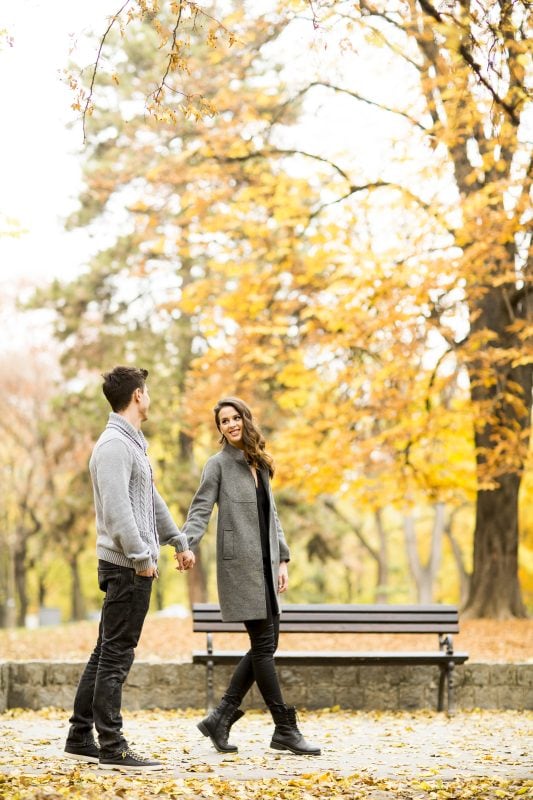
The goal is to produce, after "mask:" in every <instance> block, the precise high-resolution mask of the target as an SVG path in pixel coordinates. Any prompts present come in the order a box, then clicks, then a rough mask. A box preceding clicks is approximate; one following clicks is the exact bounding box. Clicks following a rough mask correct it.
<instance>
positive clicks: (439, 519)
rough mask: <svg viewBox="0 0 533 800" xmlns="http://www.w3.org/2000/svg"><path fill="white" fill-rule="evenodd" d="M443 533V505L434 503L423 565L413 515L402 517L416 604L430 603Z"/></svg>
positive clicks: (438, 564)
mask: <svg viewBox="0 0 533 800" xmlns="http://www.w3.org/2000/svg"><path fill="white" fill-rule="evenodd" d="M443 531H444V503H435V519H434V522H433V529H432V532H431V550H430V553H429V556H428V559H427V561H426V563H425V564H422V562H421V560H420V556H419V554H418V547H417V543H416V531H415V519H414V515H413V514H412V513H411V514H405V516H404V535H405V547H406V552H407V561H408V564H409V569H410V572H411V575H412V577H413V580H414V583H415V586H416V595H417V602H418V603H431V602H432V600H433V595H434V586H435V580H436V577H437V573H438V571H439V567H440V561H441V555H442V534H443Z"/></svg>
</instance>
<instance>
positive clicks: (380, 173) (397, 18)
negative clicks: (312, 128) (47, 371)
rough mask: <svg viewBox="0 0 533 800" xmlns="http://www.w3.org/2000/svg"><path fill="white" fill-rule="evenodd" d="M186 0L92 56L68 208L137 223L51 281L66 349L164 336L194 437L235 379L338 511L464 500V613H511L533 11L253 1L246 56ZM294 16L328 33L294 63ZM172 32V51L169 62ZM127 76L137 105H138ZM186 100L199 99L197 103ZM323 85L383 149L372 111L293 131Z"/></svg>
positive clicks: (154, 341)
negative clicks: (338, 131)
mask: <svg viewBox="0 0 533 800" xmlns="http://www.w3.org/2000/svg"><path fill="white" fill-rule="evenodd" d="M185 5H189V6H190V5H191V4H181V3H176V4H173V6H172V9H171V11H172V13H173V14H174V16H173V18H172V19H171V20H170V21H169V18H168V16H167V17H161V16H160V15H158V14H157V13H155V12H154V13H153V14H152V15H151V16H150V15H149V14H148V15H146V14H145V15H144V19H145V22H146V23H149V25H148V27H150V26H152V30H153V35H152V38H151V39H150V37H146V36H144V38H142V37H141V38H139V36H137V38H136V36H129V38H128V37H127V38H126V40H125V45H124V46H125V48H126V54H127V56H128V58H127V59H126V61H125V64H126V66H125V69H124V70H122V71H120V72H119V71H118V70H117V71H116V72H115V73H114V74H113V75H109V76H108V77H106V74H105V73H102V74H101V77H100V81H101V83H103V84H105V83H106V82H107V84H108V87H107V89H106V90H105V91H106V94H105V98H106V99H105V102H103V103H99V101H98V96H97V95H96V94H94V95H92V96H91V99H92V100H94V101H95V105H94V115H93V117H92V118H91V125H93V126H94V127H93V129H92V132H91V137H93V138H92V140H91V138H90V141H92V144H91V147H90V151H89V152H90V154H91V159H90V160H89V162H88V164H87V192H86V194H85V196H84V197H83V198H82V210H81V212H80V216H79V222H81V223H83V224H85V223H86V222H88V221H90V220H91V219H95V218H99V217H100V215H101V214H102V213H103V212H104V211H106V210H107V209H108V208H109V207H111V206H112V201H114V202H115V203H116V202H117V201H118V204H119V207H120V208H122V209H123V210H125V211H126V214H127V220H128V226H129V227H128V226H127V227H128V231H127V234H125V235H124V236H121V237H117V240H116V243H115V245H114V246H113V247H112V248H111V249H110V250H108V251H107V252H106V253H105V254H101V256H100V257H98V258H97V259H96V260H95V261H94V262H93V265H92V267H91V270H90V271H89V272H88V273H87V275H86V276H85V277H82V278H81V279H80V280H79V281H78V282H76V283H75V284H74V286H73V287H71V289H69V290H68V295H67V296H68V301H67V303H64V301H63V293H64V287H57V291H56V295H55V301H54V302H55V307H56V308H57V310H58V311H59V312H60V319H61V320H62V321H61V322H60V326H61V325H63V326H65V324H66V325H67V328H66V330H67V332H68V333H69V335H70V337H71V344H72V345H73V346H72V347H71V348H70V353H71V354H74V355H75V358H74V360H73V364H77V365H78V366H79V365H81V364H87V363H91V364H94V363H96V360H97V359H93V360H92V361H91V360H90V357H94V356H95V355H97V354H98V353H100V354H103V353H107V354H110V353H118V352H121V351H122V352H123V350H121V348H123V347H124V345H123V338H124V336H126V337H128V340H130V339H131V341H132V342H135V344H132V345H130V346H129V353H130V355H133V354H136V355H137V354H139V353H142V352H143V347H146V349H147V350H148V352H150V353H153V352H154V346H155V347H158V348H160V350H159V354H163V353H164V354H166V356H167V357H168V356H170V363H177V361H176V359H177V360H178V361H179V362H180V363H181V364H182V367H180V368H179V374H180V376H181V377H182V383H180V387H181V389H185V391H186V404H185V409H184V412H186V413H185V414H184V417H183V419H184V420H185V421H186V425H185V427H186V428H187V430H189V431H192V430H194V419H195V417H196V418H197V417H198V416H205V415H206V411H207V410H208V408H210V405H211V403H212V400H213V399H214V398H216V396H217V395H218V394H220V393H221V390H222V389H223V388H224V387H225V386H227V378H228V376H229V375H230V376H231V382H232V385H233V386H234V387H235V388H236V389H237V390H239V391H242V392H244V393H247V394H249V395H250V396H252V397H253V398H254V401H255V402H256V403H257V404H258V407H259V409H260V412H261V416H262V417H264V418H265V420H266V424H267V425H270V424H272V427H271V430H272V431H279V432H280V433H279V437H278V440H277V442H276V448H277V452H279V453H280V454H281V459H280V462H281V469H280V479H281V481H282V482H285V483H286V485H291V484H292V485H294V486H298V487H299V488H300V489H301V490H305V491H306V492H308V493H309V496H310V497H314V498H317V497H321V498H324V497H328V496H329V497H331V496H332V495H333V496H334V497H335V499H336V501H337V502H339V500H340V502H341V503H342V504H343V510H346V507H349V508H350V507H354V506H355V507H356V506H357V505H358V504H359V503H360V502H361V501H362V502H364V504H365V506H364V507H366V508H368V509H369V510H371V511H372V513H374V514H376V513H377V514H379V512H380V509H382V508H383V506H384V505H388V504H396V505H397V506H398V507H400V508H401V507H403V508H404V510H405V513H406V514H409V513H410V510H411V509H412V507H413V504H415V503H417V502H420V498H421V497H425V498H426V502H429V504H430V505H434V506H435V507H436V508H440V505H439V504H441V503H442V502H447V503H450V504H452V505H453V506H461V505H462V504H464V502H465V501H467V500H468V499H469V498H471V497H473V496H475V497H476V503H477V515H476V530H475V545H474V572H473V576H472V581H471V595H470V600H469V603H468V611H469V613H471V614H475V615H490V616H506V615H520V614H521V613H523V605H522V603H521V600H520V592H519V584H518V578H517V549H518V525H517V507H518V505H517V504H518V489H519V485H520V476H521V472H522V469H523V465H524V455H525V452H526V449H527V445H528V426H529V418H530V410H531V408H530V403H531V370H530V363H529V358H530V356H529V353H528V351H527V347H528V336H529V328H528V319H529V317H528V314H529V310H528V307H527V297H528V295H527V290H528V281H529V273H528V260H527V252H526V251H527V248H528V246H529V238H528V236H527V232H526V225H527V206H526V203H527V196H528V187H529V180H530V178H529V169H528V165H529V160H528V158H529V155H528V153H527V147H526V146H525V144H524V136H523V128H522V117H523V112H524V108H525V103H526V91H527V87H526V72H525V66H526V62H525V58H527V53H526V43H525V39H526V32H527V25H528V21H529V16H528V14H529V12H528V9H527V7H526V6H525V5H524V4H522V3H519V2H516V3H497V4H492V5H491V7H490V8H489V6H487V7H485V6H483V5H482V4H478V5H477V6H472V7H470V6H469V5H468V4H464V3H449V4H446V8H444V9H440V8H436V7H435V6H433V5H432V4H431V3H426V2H424V3H422V2H420V3H414V2H409V1H408V0H405V2H400V1H399V2H397V3H396V4H394V5H391V4H389V3H367V2H360V3H355V4H354V3H343V2H336V3H333V4H329V5H323V6H320V5H317V4H313V6H310V4H308V3H304V2H301V3H300V2H295V3H292V4H291V5H290V8H287V7H286V6H284V8H283V9H281V11H280V13H279V14H276V13H275V12H273V14H272V15H270V16H269V15H265V16H264V17H263V16H262V17H261V19H260V20H259V19H257V18H254V16H253V14H251V15H249V16H246V14H244V15H243V8H241V7H240V6H239V8H238V11H237V12H235V14H233V15H230V16H229V17H228V18H227V19H226V20H225V21H224V23H223V28H221V29H219V28H217V27H216V25H215V29H216V30H223V31H234V32H235V40H234V41H233V42H230V41H229V38H228V39H227V41H226V43H227V44H229V43H232V44H234V45H235V44H236V45H237V48H238V49H234V50H232V54H234V53H237V54H238V58H236V57H235V55H233V57H232V55H230V54H229V53H228V51H227V49H226V48H224V47H222V46H221V45H219V46H217V40H216V39H217V37H216V35H214V33H213V31H212V30H211V33H212V34H213V35H209V34H208V35H207V39H206V36H205V29H204V32H203V33H202V36H201V37H195V35H194V25H193V26H192V29H186V28H184V27H183V25H184V24H185V21H186V16H187V15H185V14H181V13H180V12H182V11H183V9H184V7H185ZM145 10H146V9H145ZM305 10H307V12H310V11H311V12H312V14H311V15H312V17H313V20H312V21H313V22H314V28H315V29H316V30H318V31H319V32H320V35H321V36H322V39H321V40H320V41H322V42H325V41H327V42H329V43H330V44H331V43H334V44H335V45H336V46H337V45H338V50H337V47H333V48H332V47H331V46H330V48H329V52H332V50H333V51H334V52H335V58H334V59H333V60H330V61H329V62H328V61H327V60H325V61H324V63H322V64H321V65H320V69H315V72H317V73H319V74H309V75H308V72H307V69H302V70H301V71H300V72H298V73H295V71H294V70H293V71H292V73H291V79H290V81H289V80H288V78H287V72H283V68H282V66H280V64H283V63H284V64H290V63H291V59H293V58H294V56H295V52H294V50H295V47H294V40H291V39H290V34H288V37H289V38H285V39H284V38H283V36H284V34H285V32H286V30H287V27H288V24H290V23H292V21H293V15H297V14H298V12H300V11H305ZM215 17H216V15H214V17H213V18H215ZM308 17H309V14H308ZM191 19H192V16H191V15H189V23H188V24H189V25H190V20H191ZM310 21H311V19H310V18H309V22H310ZM156 22H157V24H156ZM333 23H335V24H333ZM132 24H133V23H132ZM217 25H218V23H217ZM132 30H134V28H133V27H132ZM144 30H146V27H145V28H144ZM209 30H210V29H209ZM178 33H179V34H183V39H182V38H178V35H177V34H178ZM141 39H142V41H141ZM200 39H201V41H200ZM157 42H159V44H160V45H161V44H162V43H164V44H165V45H167V46H168V47H170V54H169V53H168V50H164V49H163V53H164V55H163V56H162V57H161V58H160V59H159V60H156V59H154V57H153V54H154V52H156V49H155V44H156V43H157ZM287 42H290V46H289V47H287V46H286V43H287ZM191 43H193V46H191ZM284 43H285V44H284ZM104 44H105V45H106V46H107V45H108V44H110V40H108V41H106V42H105V43H104ZM276 45H277V46H278V49H277V50H276ZM114 46H115V47H118V45H114ZM112 52H113V46H112V47H111V53H112ZM339 52H341V53H342V57H339V55H338V53H339ZM363 54H364V55H363ZM185 55H186V58H185ZM117 63H118V62H117ZM122 63H124V62H122ZM300 63H305V58H303V57H302V55H301V54H300ZM272 65H275V69H272V68H271V67H272ZM383 65H385V68H386V71H387V77H388V76H390V75H394V76H398V80H399V81H400V84H401V91H400V90H399V89H398V86H396V87H393V89H392V91H391V90H390V88H389V91H388V94H389V95H390V96H389V97H387V87H386V85H385V84H384V83H383V82H381V83H379V81H378V82H376V83H375V84H374V83H373V82H372V81H371V82H370V84H369V85H365V82H364V77H365V76H366V74H367V71H368V69H370V68H374V69H375V71H376V80H377V72H378V71H379V69H380V66H381V67H382V66H383ZM167 68H168V69H167ZM309 72H310V73H312V72H313V69H310V71H309ZM278 75H283V81H279V80H277V79H276V76H278ZM161 77H163V80H161ZM249 79H251V80H252V83H250V80H249ZM117 83H118V86H117ZM149 84H151V85H152V86H156V87H159V88H161V92H160V93H159V94H157V92H158V89H156V94H157V98H158V103H157V104H156V106H155V107H151V110H152V112H153V113H154V116H155V120H157V121H158V125H157V126H156V125H155V120H154V119H152V120H151V119H150V117H145V115H144V109H145V106H146V98H147V97H148V96H149V93H148V92H147V85H149ZM178 84H179V90H178V88H177V86H178ZM95 86H96V84H95ZM113 86H115V87H116V88H115V89H112V87H113ZM111 90H112V91H111ZM163 90H164V91H163ZM373 92H374V93H375V95H376V96H374V95H373ZM113 93H117V94H118V96H120V97H122V98H123V99H126V98H128V99H129V101H130V103H131V101H132V99H133V101H134V110H133V116H131V105H130V112H129V113H130V117H129V120H128V121H125V119H124V114H123V113H122V111H121V110H120V109H118V110H116V109H113V108H112V107H111V106H112V104H111V103H110V98H111V97H112V96H113ZM378 95H379V96H378ZM193 96H194V97H195V98H197V99H198V98H201V101H202V107H201V108H199V107H198V106H195V107H194V108H193V107H192V105H191V104H190V103H187V102H184V98H191V97H193ZM313 96H317V97H318V96H319V97H320V99H321V102H322V103H324V104H326V107H331V108H333V106H327V103H328V102H329V100H328V99H327V98H335V99H336V100H338V99H339V98H342V99H343V101H346V102H348V101H349V102H350V103H353V104H354V106H353V107H354V109H357V110H358V109H361V108H363V107H364V108H369V109H371V111H372V114H373V115H374V116H373V117H371V118H370V119H371V120H372V124H373V126H374V128H373V134H374V137H373V138H374V142H373V144H374V146H375V145H376V143H378V146H381V148H382V153H383V156H384V157H383V158H382V159H381V161H380V162H379V164H378V165H376V164H374V163H372V160H371V159H368V158H367V157H366V155H367V154H366V153H365V151H364V148H363V147H361V143H360V141H359V144H358V139H357V136H359V135H360V134H359V132H358V129H357V126H355V127H354V130H353V132H352V135H353V137H354V144H352V146H351V147H346V145H345V146H344V147H342V149H343V150H344V153H343V155H342V157H341V156H339V153H335V152H332V151H331V147H330V146H329V142H328V141H327V140H324V139H322V140H321V141H320V142H319V143H318V146H315V147H314V148H311V147H304V146H302V145H301V144H300V143H299V136H300V134H301V127H300V128H299V127H298V121H299V120H300V119H302V118H305V114H306V113H308V109H309V107H312V98H313ZM162 98H163V99H164V101H165V108H164V109H163V107H162V105H161V103H160V102H159V101H161V99H162ZM216 110H218V111H219V112H220V113H219V115H218V116H215V117H214V118H213V119H211V118H210V116H209V115H211V114H214V113H215V112H216ZM183 113H185V117H186V120H185V121H184V120H183V119H182V117H181V116H180V115H181V114H183ZM355 113H357V112H355ZM206 114H207V117H205V115H206ZM203 115H204V117H203V118H202V116H203ZM193 117H196V118H197V119H196V121H195V122H194V124H193V123H192V122H191V121H190V120H191V118H193ZM389 123H390V124H389ZM177 125H179V127H178V128H177V127H176V126H177ZM389 129H390V130H389ZM378 140H379V142H378ZM361 141H362V140H361ZM302 175H304V177H302ZM384 232H385V233H384ZM481 233H482V234H483V235H482V236H481V235H480V234H481ZM176 276H177V280H176V279H175V278H176ZM125 277H127V278H128V280H127V282H124V278H125ZM150 277H151V278H152V283H151V284H150V282H149V280H150ZM166 282H167V283H166ZM125 286H128V287H129V288H128V289H127V290H126V289H125V288H124V287H125ZM149 286H151V289H152V291H151V292H147V287H149ZM83 287H85V288H83ZM162 287H165V288H166V293H167V297H166V298H165V299H163V297H162V293H161V291H160V290H161V288H162ZM136 288H137V289H139V288H141V292H140V293H138V294H135V289H136ZM80 292H81V295H82V297H81V300H79V302H77V298H79V295H80ZM132 298H133V300H132ZM165 315H167V316H165ZM139 319H141V320H142V322H140V323H139ZM69 320H70V322H69ZM155 320H157V326H161V327H158V329H157V333H159V334H160V337H159V338H157V335H154V327H157V326H154V321H155ZM91 324H92V325H93V328H94V325H97V326H98V336H94V335H93V336H91V334H90V333H89V332H90V330H91ZM68 325H72V328H68ZM179 331H182V333H180V332H179ZM117 334H118V335H117ZM121 337H122V341H121ZM174 337H176V338H174ZM178 341H179V342H180V346H179V355H177V354H176V351H175V342H178ZM87 357H89V358H88V360H85V359H86V358H87ZM182 359H184V360H182ZM160 363H164V358H163V359H161V362H160ZM170 372H171V371H170ZM169 374H170V373H169ZM467 375H468V382H467V380H466V376H467ZM180 397H182V396H181V395H180ZM273 401H274V402H273ZM474 457H475V459H476V464H475V465H474ZM474 466H476V470H474ZM489 573H490V574H489Z"/></svg>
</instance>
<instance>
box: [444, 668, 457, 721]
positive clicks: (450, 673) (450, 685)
mask: <svg viewBox="0 0 533 800" xmlns="http://www.w3.org/2000/svg"><path fill="white" fill-rule="evenodd" d="M454 668H455V664H454V662H453V661H449V662H448V666H447V669H446V672H447V676H448V681H447V683H448V716H452V714H454V713H455V707H454V698H453V688H454V680H453V678H454V674H453V671H454Z"/></svg>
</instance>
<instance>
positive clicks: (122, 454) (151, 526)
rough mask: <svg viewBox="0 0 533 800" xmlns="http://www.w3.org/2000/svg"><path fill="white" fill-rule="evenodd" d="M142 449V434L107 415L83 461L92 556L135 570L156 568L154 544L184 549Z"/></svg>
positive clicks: (119, 417)
mask: <svg viewBox="0 0 533 800" xmlns="http://www.w3.org/2000/svg"><path fill="white" fill-rule="evenodd" d="M146 450H147V443H146V439H145V438H144V435H143V434H142V432H141V431H138V430H137V429H136V428H134V427H133V425H131V424H130V423H129V422H128V421H127V420H126V419H125V418H124V417H123V416H122V415H120V414H115V413H114V412H111V414H110V415H109V421H108V423H107V427H106V428H105V430H104V431H103V433H102V434H101V436H100V438H99V439H98V441H97V442H96V444H95V446H94V449H93V452H92V455H91V459H90V461H89V469H90V471H91V478H92V482H93V490H94V505H95V510H96V553H97V555H98V558H101V559H103V560H104V561H110V562H111V563H112V564H118V565H120V566H122V567H131V568H133V569H134V570H135V571H136V572H143V571H144V570H145V569H148V568H149V567H151V566H152V565H156V564H157V559H158V557H159V544H160V543H161V544H170V545H172V546H173V547H174V548H175V549H176V550H177V551H183V550H186V549H187V537H186V536H185V535H184V534H183V533H181V532H180V530H179V528H178V527H177V526H176V524H175V523H174V521H173V519H172V517H171V516H170V512H169V510H168V508H167V506H166V504H165V502H164V500H163V499H162V498H161V497H160V495H159V494H158V492H157V490H156V488H155V486H154V483H153V478H152V468H151V466H150V462H149V460H148V456H147V453H146Z"/></svg>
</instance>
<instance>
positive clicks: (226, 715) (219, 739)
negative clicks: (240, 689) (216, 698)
mask: <svg viewBox="0 0 533 800" xmlns="http://www.w3.org/2000/svg"><path fill="white" fill-rule="evenodd" d="M242 716H244V711H241V710H240V708H237V706H234V705H233V704H232V703H228V701H227V700H221V701H220V703H219V704H218V706H217V707H216V708H215V709H213V711H211V713H210V714H209V715H208V716H207V717H205V718H204V719H203V720H202V721H201V722H199V723H198V725H197V727H198V730H200V731H201V732H202V733H203V735H204V736H209V738H210V739H211V741H212V742H213V744H214V745H215V747H216V749H217V750H218V752H219V753H236V752H237V750H238V748H237V747H235V745H234V744H230V743H229V742H228V736H229V732H230V728H231V726H232V725H233V723H234V722H237V720H238V719H240V718H241V717H242Z"/></svg>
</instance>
